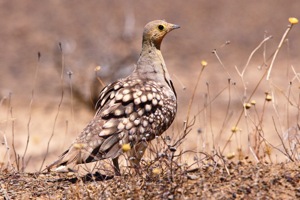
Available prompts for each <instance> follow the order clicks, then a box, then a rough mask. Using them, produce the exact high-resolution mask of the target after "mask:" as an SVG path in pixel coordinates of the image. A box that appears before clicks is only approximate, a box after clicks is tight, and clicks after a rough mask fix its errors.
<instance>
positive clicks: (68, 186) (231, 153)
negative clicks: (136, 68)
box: [0, 1, 300, 199]
mask: <svg viewBox="0 0 300 200" xmlns="http://www.w3.org/2000/svg"><path fill="white" fill-rule="evenodd" d="M91 2H93V1H91ZM202 3H203V4H201V6H199V5H198V2H194V3H190V4H189V7H181V3H180V2H177V1H174V2H173V4H174V5H173V6H174V10H176V9H175V8H181V10H182V13H184V14H185V16H186V18H184V17H182V16H181V17H180V16H179V14H178V13H177V12H175V11H174V12H172V9H171V11H169V10H170V9H167V7H168V6H167V5H166V4H164V3H162V7H161V8H160V9H159V10H156V11H153V12H155V13H152V14H149V13H148V12H147V11H146V12H144V11H140V10H139V9H136V7H139V6H144V7H147V8H152V7H151V5H150V4H148V3H135V4H134V3H133V4H132V6H128V5H125V4H124V5H123V4H121V6H120V5H119V4H120V3H119V2H118V1H112V2H111V3H105V1H101V4H100V5H101V9H103V12H104V11H105V10H106V12H110V11H111V12H112V11H114V13H115V14H116V16H115V19H114V17H112V19H111V18H105V17H104V18H105V19H106V20H104V18H102V20H100V21H97V23H96V24H93V23H91V24H89V23H85V21H89V19H98V18H100V17H101V14H98V13H97V12H96V10H93V8H95V9H96V8H97V6H98V8H99V5H98V4H97V3H96V2H94V3H86V4H83V5H81V6H82V7H80V8H79V7H76V6H74V5H72V6H71V5H70V6H71V8H70V9H74V10H77V11H78V12H79V13H81V15H80V16H76V20H78V21H76V23H78V24H77V26H76V27H72V26H71V25H70V24H74V23H75V22H70V21H65V20H66V19H65V18H59V17H54V18H57V19H56V20H55V19H54V20H53V21H51V20H49V22H48V24H45V22H43V23H41V24H40V25H37V24H39V22H38V20H37V16H42V14H41V13H43V14H44V15H51V9H54V8H59V9H58V10H57V13H58V16H60V17H61V16H65V17H66V18H67V17H70V16H73V14H74V13H72V12H70V13H66V10H68V9H66V8H67V7H68V6H69V5H67V4H63V3H62V4H60V3H58V1H53V2H52V3H48V4H49V5H48V7H47V8H45V6H44V5H41V4H39V3H37V2H36V4H35V5H33V4H28V5H27V6H25V5H23V4H22V3H21V5H19V6H17V4H16V5H15V7H14V6H13V3H2V4H3V5H2V6H3V8H6V9H7V10H11V11H18V10H19V11H20V10H21V11H22V12H19V15H20V16H22V13H23V14H28V10H30V8H33V7H34V6H36V7H37V8H39V9H40V10H39V9H38V10H37V11H33V12H36V13H34V14H32V15H33V18H30V17H28V19H26V20H25V21H21V22H19V23H17V27H14V28H15V29H12V30H7V29H9V27H8V26H7V27H8V28H7V29H5V30H7V32H5V31H3V32H1V35H0V36H1V37H2V39H3V40H5V39H7V41H9V40H8V38H10V37H12V38H10V39H11V40H12V39H14V40H16V38H19V39H18V41H17V42H16V43H20V42H21V41H22V40H21V41H19V40H20V37H21V38H22V39H24V38H26V39H24V41H34V44H40V45H36V46H33V47H36V48H37V47H39V48H41V49H39V50H35V48H33V47H32V46H30V44H31V43H30V44H28V46H30V47H32V48H30V50H28V52H25V50H24V49H23V50H22V51H18V50H20V49H18V48H20V47H19V46H18V45H17V44H15V43H14V45H13V47H11V46H9V47H8V48H7V49H2V48H0V51H1V52H2V53H3V54H4V55H6V56H7V57H8V58H10V59H12V60H14V59H15V60H14V61H15V62H10V61H6V62H4V63H3V65H5V66H7V67H6V68H3V73H6V74H7V76H6V77H5V78H2V80H1V82H0V83H1V84H2V85H1V87H0V92H1V93H0V137H1V142H2V146H0V172H1V173H0V186H1V189H0V196H1V197H0V199H30V198H32V199H195V198H204V199H241V198H245V199H261V198H262V199H275V198H276V199H296V198H300V186H299V185H300V168H299V159H300V132H299V131H300V125H299V117H300V112H299V104H300V92H299V83H300V76H299V62H300V60H299V59H298V58H297V56H298V57H299V53H298V52H299V48H298V46H300V45H299V41H300V40H299V36H298V35H299V34H298V35H297V34H296V35H295V34H293V32H298V33H299V27H298V26H299V25H297V21H296V19H294V18H289V21H288V20H287V19H288V17H290V16H292V14H293V11H292V10H293V8H294V7H297V6H293V5H291V6H290V7H289V5H282V4H280V3H276V4H275V3H274V5H272V6H273V7H272V8H273V9H280V8H282V9H284V8H286V10H289V9H290V11H291V12H292V13H287V14H286V15H284V14H282V15H281V16H280V17H279V18H280V19H281V18H283V19H282V20H281V21H280V20H279V21H280V22H282V23H279V22H278V23H276V22H273V23H271V26H270V23H269V24H268V23H267V22H268V20H267V19H264V18H262V16H265V17H266V18H267V16H269V15H271V14H272V13H273V12H272V13H271V14H270V13H269V15H268V13H267V12H266V13H264V12H265V11H264V8H266V7H267V8H269V6H270V5H269V4H262V5H259V4H255V3H253V4H251V5H250V4H249V5H248V7H247V9H246V10H244V11H240V10H241V9H240V8H239V5H240V6H242V5H243V4H242V3H241V4H239V5H236V6H237V7H235V6H233V5H230V4H228V5H226V6H224V8H222V9H221V8H219V7H220V6H218V3H207V2H206V3H204V1H203V2H202ZM187 4H188V3H187ZM298 4H299V3H298ZM22 6H23V7H22ZM200 8H201V9H203V10H205V11H206V12H203V13H198V12H197V9H200ZM237 8H238V9H237ZM23 9H25V11H24V10H23ZM87 9H91V10H93V11H94V12H88V13H85V14H82V13H83V12H86V10H87ZM206 9H207V10H206ZM209 9H211V12H212V13H215V14H217V13H218V12H220V13H221V14H222V15H223V16H224V19H227V20H229V22H228V24H227V25H226V26H232V27H233V26H235V28H237V27H238V26H237V24H238V25H239V27H240V29H237V30H233V29H231V28H229V27H227V28H226V27H223V26H222V24H223V23H222V22H221V23H220V24H218V20H216V21H215V19H214V18H212V17H211V15H210V11H209ZM260 9H261V10H262V12H259V11H260ZM223 10H229V11H236V12H237V14H239V15H242V12H245V15H246V16H247V14H249V13H253V12H254V11H257V12H258V13H256V14H257V15H258V16H257V17H258V18H259V17H261V18H260V19H261V20H260V21H259V20H257V21H255V19H253V21H254V22H252V24H249V23H248V22H247V20H248V19H245V18H242V17H241V19H244V20H245V22H244V23H246V25H247V27H254V28H253V30H254V32H252V33H251V34H252V36H253V37H249V33H245V32H243V31H244V29H243V28H242V27H243V24H240V22H239V21H238V20H237V21H235V19H233V18H230V16H227V15H226V12H225V11H223ZM286 10H285V11H286ZM296 10H297V9H296ZM168 11H169V12H168ZM240 12H241V13H240ZM160 13H165V17H164V16H161V15H160ZM176 13H177V14H178V18H176V17H177V15H176ZM191 13H192V14H191ZM193 13H194V14H193ZM195 13H198V14H195ZM260 13H264V15H262V14H260ZM15 14H16V13H15ZM135 15H136V16H135ZM8 16H9V17H8V21H13V19H14V17H15V18H16V19H19V20H20V19H21V18H19V17H20V16H17V14H16V16H14V17H12V16H11V15H8ZM138 16H147V17H144V18H142V21H137V22H136V20H137V19H138ZM153 16H158V17H156V18H161V17H163V18H166V19H167V20H168V21H170V22H174V23H175V22H176V20H178V21H179V22H178V24H180V25H181V26H182V30H181V32H180V31H178V33H175V32H174V34H173V33H172V36H171V34H170V40H168V39H166V41H164V44H163V50H162V51H163V54H164V55H165V60H166V63H167V65H168V68H169V71H170V72H171V74H172V75H173V81H174V83H175V87H176V88H177V92H178V96H179V110H178V115H177V120H176V122H175V123H174V124H173V125H172V127H171V128H170V129H169V130H168V131H167V132H166V133H165V134H164V135H163V136H162V137H159V138H157V139H156V140H155V141H154V142H153V143H152V144H151V146H150V148H149V150H148V151H147V153H146V155H145V157H144V160H143V162H142V169H141V171H140V174H136V173H135V171H134V170H133V169H131V168H130V167H128V166H127V158H126V156H124V157H123V162H122V169H121V170H122V174H123V175H122V176H121V177H114V176H113V175H112V174H113V170H112V167H111V163H110V162H109V161H103V162H98V163H95V164H93V165H82V166H79V167H78V171H77V172H69V173H56V172H46V171H44V170H43V169H44V168H45V166H46V165H47V164H48V163H49V162H51V161H52V160H53V159H55V158H56V157H57V156H58V155H59V154H60V153H61V152H62V151H63V150H64V149H65V148H66V147H67V146H68V145H69V144H70V142H71V139H73V138H75V137H76V135H77V134H78V133H79V132H80V130H81V129H82V128H83V127H84V125H85V124H86V123H87V122H88V121H89V120H90V119H91V118H92V116H93V113H94V111H92V109H90V108H92V107H93V102H94V100H95V98H97V92H98V91H99V90H100V89H101V87H102V86H103V84H104V83H107V82H109V81H111V80H114V79H116V78H119V77H121V76H125V74H128V72H129V71H130V70H131V69H132V68H130V66H131V65H132V63H134V62H135V59H136V58H137V56H138V49H139V46H140V43H139V42H140V35H141V31H138V30H140V29H142V27H143V25H144V24H145V23H146V22H147V21H149V19H148V18H151V20H152V19H153ZM195 16H196V17H199V18H201V19H206V18H205V17H209V16H210V17H211V18H210V19H211V20H212V21H213V22H215V23H216V24H217V27H216V29H211V30H203V27H204V25H205V27H206V28H208V25H209V23H207V21H206V23H204V22H201V25H199V24H198V25H197V22H199V20H200V19H197V18H196V17H195ZM123 17H124V18H125V22H124V25H123V26H120V24H122V23H120V22H119V21H120V20H121V19H123ZM168 17H169V18H170V19H169V18H168ZM219 17H220V16H219ZM255 17H256V16H253V18H255ZM272 17H273V16H272ZM2 18H3V16H2ZM43 19H44V20H46V19H48V18H43ZM60 19H61V23H62V24H61V26H62V27H61V26H58V25H57V26H56V24H55V23H58V21H59V20H60ZM219 19H220V20H221V18H219ZM118 20H119V21H118ZM269 20H270V19H269ZM116 21H118V22H116ZM204 21H205V20H204ZM221 21H222V20H221ZM30 22H35V23H33V24H34V26H33V27H31V28H32V29H31V28H30V31H31V32H32V35H34V36H31V35H29V34H28V33H27V29H26V27H25V25H28V26H30V25H29V24H30ZM180 22H181V23H180ZM2 23H3V24H4V25H5V24H6V23H7V22H5V23H4V22H2ZM176 23H177V22H176ZM199 23H200V22H199ZM234 23H236V24H234ZM107 24H111V25H113V24H114V26H108V25H107ZM116 24H118V26H117V25H116ZM262 24H264V25H262ZM266 24H267V25H266ZM65 25H68V27H69V29H70V31H68V30H67V29H65V28H63V27H64V26H65ZM135 25H136V27H135ZM285 25H287V27H285ZM35 26H36V27H42V29H43V30H48V32H51V31H50V29H53V30H55V28H57V29H58V30H60V31H61V32H57V33H53V32H51V33H52V34H53V35H62V36H61V38H59V41H57V40H56V39H53V37H54V36H51V35H50V36H51V37H52V38H51V37H50V38H49V39H48V40H47V39H46V38H47V37H46V38H45V37H43V36H42V35H43V34H44V33H48V32H47V31H45V32H42V33H36V32H39V31H36V32H34V31H33V30H34V27H35ZM82 26H84V29H82ZM99 26H100V27H101V26H102V27H106V28H103V29H99ZM273 26H274V27H279V28H277V29H275V30H280V31H275V30H274V31H275V33H274V34H275V36H274V35H273V34H272V32H270V31H268V32H267V31H265V29H264V28H266V29H267V28H269V29H270V30H273V29H272V27H273ZM4 27H6V26H4ZM45 27H46V28H47V29H46V28H45ZM95 27H98V28H95ZM120 27H121V28H120ZM191 27H196V28H194V29H193V28H191ZM239 27H238V28H239ZM245 27H246V26H245ZM285 28H286V29H285ZM259 29H262V30H259ZM284 29H285V30H284ZM16 30H17V31H16ZM247 30H248V29H247ZM249 30H250V29H249ZM257 30H259V32H260V33H262V34H260V33H256V32H257ZM10 31H15V32H14V34H15V35H12V36H9V34H8V33H10ZM81 31H83V32H81ZM232 31H234V32H237V33H236V34H239V35H234V34H233V35H230V34H229V33H230V32H232ZM264 31H265V32H264ZM86 32H89V35H88V36H86V35H84V34H87V33H86ZM118 32H120V33H121V34H119V35H118V34H117V33H118ZM278 32H280V33H278ZM75 33H76V34H75ZM199 33H203V36H202V37H199ZM72 34H74V35H72ZM176 34H177V36H176ZM222 34H224V35H226V37H229V38H233V39H234V41H233V42H232V41H227V39H228V38H223V37H221V36H219V35H222ZM68 35H72V37H70V38H69V37H68ZM178 35H179V36H178ZM180 35H181V36H180ZM241 35H242V36H241ZM245 35H246V37H248V38H247V40H246V41H245V39H244V37H245ZM187 36H190V37H187ZM5 37H7V38H5ZM64 37H65V38H64ZM99 37H100V38H105V39H103V40H101V41H97V42H95V43H93V42H92V41H94V40H95V38H99ZM109 37H111V38H109ZM172 37H173V38H172ZM215 38H220V39H219V41H215V40H218V39H215ZM252 38H255V40H252ZM194 40H196V42H195V41H194ZM209 40H214V41H215V43H208V42H207V41H209ZM54 41H57V43H56V44H57V47H53V49H54V50H53V49H52V47H49V46H51V42H52V43H54ZM74 41H76V42H74ZM174 41H178V42H174ZM203 41H204V42H203ZM222 41H225V42H222ZM198 42H199V43H198ZM200 43H202V44H204V45H201V46H204V47H198V46H200V45H199V44H200ZM220 43H223V44H222V45H219V44H220ZM232 43H233V44H232ZM239 44H241V45H239ZM242 44H243V45H242ZM24 45H25V44H24ZM128 46H130V47H129V48H126V47H128ZM211 46H218V48H209V47H211ZM231 46H233V47H232V49H230V47H231ZM249 46H250V47H249ZM98 48H99V50H97V52H96V53H95V52H94V51H95V49H98ZM78 49H81V50H78ZM83 49H86V52H84V51H83ZM178 49H179V50H178ZM211 49H213V50H211ZM177 50H178V51H177ZM11 51H15V52H23V53H24V56H22V57H21V58H22V59H23V60H24V62H28V63H27V64H28V67H27V68H26V70H24V69H20V71H18V67H19V66H20V64H21V63H22V59H21V58H17V57H14V56H15V55H14V54H13V53H12V52H11ZM50 51H51V52H52V53H53V52H54V53H53V55H51V56H49V55H48V53H49V52H50ZM201 51H204V52H208V51H210V52H209V53H203V54H202V55H201V58H199V55H200V52H201ZM1 52H0V53H1ZM34 55H36V59H35V58H34ZM99 55H101V58H100V59H99V58H97V57H98V56H99ZM28 56H30V59H29V58H28ZM83 58H84V59H83ZM201 59H202V61H201ZM16 60H17V61H16ZM78 60H82V61H78ZM88 60H94V61H93V62H94V63H91V61H88ZM99 63H104V64H99ZM241 63H245V64H241ZM99 65H101V67H98V68H97V66H99ZM16 66H17V67H16ZM82 66H86V67H85V68H84V67H82ZM173 66H174V67H173ZM182 66H184V67H182ZM1 67H2V66H1ZM117 67H121V68H122V70H115V69H120V68H117ZM57 72H58V73H57ZM12 80H18V81H17V83H16V81H12ZM16 85H17V86H16ZM28 88H29V89H28ZM23 90H24V91H23Z"/></svg>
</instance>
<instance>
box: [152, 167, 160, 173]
mask: <svg viewBox="0 0 300 200" xmlns="http://www.w3.org/2000/svg"><path fill="white" fill-rule="evenodd" d="M152 173H153V174H160V173H161V169H160V168H154V169H152Z"/></svg>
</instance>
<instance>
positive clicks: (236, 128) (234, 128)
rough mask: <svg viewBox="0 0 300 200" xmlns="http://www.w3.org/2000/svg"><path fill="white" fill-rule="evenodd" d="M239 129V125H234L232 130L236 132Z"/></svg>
mask: <svg viewBox="0 0 300 200" xmlns="http://www.w3.org/2000/svg"><path fill="white" fill-rule="evenodd" d="M238 130H239V128H238V127H237V126H233V127H232V128H231V132H233V133H236V132H237V131H238Z"/></svg>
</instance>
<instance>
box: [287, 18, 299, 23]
mask: <svg viewBox="0 0 300 200" xmlns="http://www.w3.org/2000/svg"><path fill="white" fill-rule="evenodd" d="M289 22H290V23H291V24H298V19H297V18H296V17H290V18H289Z"/></svg>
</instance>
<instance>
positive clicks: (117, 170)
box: [112, 157, 121, 176]
mask: <svg viewBox="0 0 300 200" xmlns="http://www.w3.org/2000/svg"><path fill="white" fill-rule="evenodd" d="M112 161H113V164H114V171H115V175H116V176H121V171H120V167H119V157H116V158H113V159H112Z"/></svg>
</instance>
